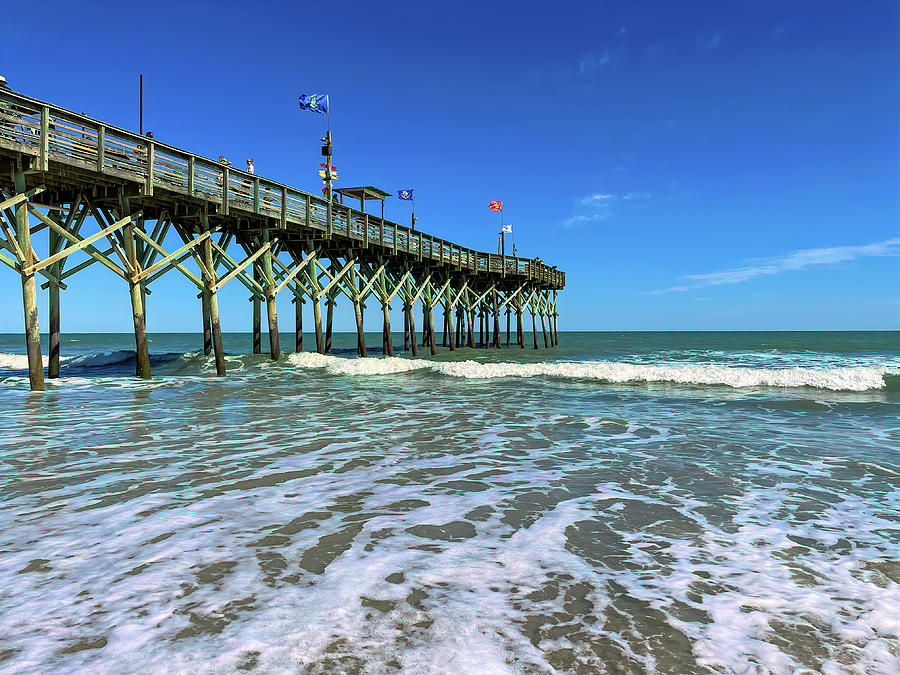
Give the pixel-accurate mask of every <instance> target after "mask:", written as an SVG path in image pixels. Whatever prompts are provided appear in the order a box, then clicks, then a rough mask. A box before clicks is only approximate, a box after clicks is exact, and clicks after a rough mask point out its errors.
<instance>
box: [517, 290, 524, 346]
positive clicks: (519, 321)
mask: <svg viewBox="0 0 900 675" xmlns="http://www.w3.org/2000/svg"><path fill="white" fill-rule="evenodd" d="M516 344H518V345H519V347H521V348H522V349H525V328H524V326H523V325H522V305H521V300H520V304H519V305H518V306H517V307H516Z"/></svg>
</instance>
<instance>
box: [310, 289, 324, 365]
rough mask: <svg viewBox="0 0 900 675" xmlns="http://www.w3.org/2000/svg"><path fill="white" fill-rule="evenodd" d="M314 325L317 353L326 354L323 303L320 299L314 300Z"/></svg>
mask: <svg viewBox="0 0 900 675" xmlns="http://www.w3.org/2000/svg"><path fill="white" fill-rule="evenodd" d="M313 323H314V324H315V327H316V351H317V352H318V353H319V354H324V353H325V337H324V336H323V335H322V303H321V302H320V301H319V300H318V299H316V300H313Z"/></svg>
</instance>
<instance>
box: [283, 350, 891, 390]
mask: <svg viewBox="0 0 900 675" xmlns="http://www.w3.org/2000/svg"><path fill="white" fill-rule="evenodd" d="M288 358H289V361H290V363H292V364H293V365H295V366H298V367H301V368H321V369H325V370H326V371H328V372H330V373H334V374H340V375H388V374H394V373H405V372H410V371H414V370H430V371H434V372H437V373H440V374H442V375H447V376H450V377H460V378H469V379H492V378H508V377H553V378H563V379H577V380H596V381H599V382H621V383H625V382H672V383H678V384H701V385H722V386H728V387H734V388H745V387H813V388H817V389H831V390H834V391H867V390H871V389H881V388H883V387H884V386H885V381H884V376H885V375H897V374H900V370H896V369H891V368H888V367H877V366H864V367H862V366H861V367H853V368H824V369H818V368H799V367H798V368H734V367H729V366H719V365H709V364H668V365H658V366H651V365H638V364H632V363H620V362H614V361H571V362H567V361H542V362H539V363H479V362H477V361H427V360H424V359H405V358H397V357H388V358H365V359H354V358H342V357H338V356H330V355H322V354H315V353H309V352H305V353H302V354H291V355H290V356H289V357H288Z"/></svg>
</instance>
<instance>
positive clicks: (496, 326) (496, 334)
mask: <svg viewBox="0 0 900 675" xmlns="http://www.w3.org/2000/svg"><path fill="white" fill-rule="evenodd" d="M492 296H493V301H494V342H493V345H494V347H496V348H497V349H500V305H499V303H498V301H497V291H494V292H493V293H492Z"/></svg>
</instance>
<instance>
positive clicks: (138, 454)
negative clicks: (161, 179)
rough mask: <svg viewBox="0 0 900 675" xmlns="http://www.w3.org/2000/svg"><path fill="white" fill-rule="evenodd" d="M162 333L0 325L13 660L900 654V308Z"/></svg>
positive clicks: (754, 665) (842, 663)
mask: <svg viewBox="0 0 900 675" xmlns="http://www.w3.org/2000/svg"><path fill="white" fill-rule="evenodd" d="M310 337H311V336H309V335H307V336H306V340H307V347H309V346H310V345H311V344H314V340H311V339H310ZM151 339H152V342H151V345H150V347H151V356H152V367H153V372H154V379H153V380H152V381H150V382H142V381H139V380H136V379H134V378H133V377H132V376H131V375H132V373H133V371H134V361H133V351H130V350H131V349H133V340H132V338H131V337H130V336H128V335H90V334H88V335H64V336H63V345H62V353H63V356H64V361H63V365H62V375H63V377H62V379H60V380H56V381H48V388H47V392H45V393H44V394H31V393H29V392H28V390H27V379H26V378H25V372H24V370H23V368H24V365H25V361H24V357H23V355H22V354H23V352H24V340H23V339H22V337H21V336H10V335H0V414H2V418H3V420H4V424H3V425H2V428H0V448H2V457H3V462H2V465H0V500H2V511H0V669H2V670H3V671H4V672H12V673H33V672H59V673H71V672H91V673H94V672H161V673H169V672H171V673H176V672H178V673H180V672H191V673H207V672H208V673H226V672H260V673H282V672H283V673H295V672H298V671H300V672H366V673H395V672H403V673H461V672H466V673H469V672H471V673H515V672H528V673H532V672H534V673H551V672H565V673H568V672H573V673H593V672H613V673H615V672H622V673H645V672H660V673H766V672H770V673H791V672H797V673H804V672H805V673H809V672H819V673H823V674H830V673H897V672H898V665H897V663H898V662H897V648H896V641H897V636H898V632H900V617H898V612H897V607H898V606H900V563H898V560H900V543H898V542H900V491H898V488H897V486H898V478H900V415H898V413H900V334H898V333H896V332H882V333H561V334H560V341H561V345H560V346H559V347H558V348H556V349H551V350H544V349H540V350H533V349H531V348H529V349H526V350H520V349H518V348H515V347H512V348H508V349H506V348H504V349H501V350H482V349H478V350H470V349H462V350H458V351H457V352H454V353H452V354H451V353H450V352H448V351H447V350H440V353H439V354H438V356H437V357H436V358H434V359H432V358H420V359H418V360H412V359H408V358H395V359H385V358H381V357H379V356H378V355H377V354H373V357H372V358H369V359H363V360H360V359H357V358H356V357H355V342H356V336H355V334H339V335H338V336H336V340H335V345H336V350H335V354H334V355H331V356H319V355H315V354H309V353H304V354H298V355H291V354H285V355H284V356H283V357H282V359H281V360H280V361H279V362H278V363H272V362H271V361H270V360H268V359H267V358H266V357H264V356H250V355H246V354H245V352H248V351H249V347H250V337H249V335H226V336H225V349H226V352H228V356H227V366H228V369H229V376H228V377H227V378H224V379H219V378H216V377H215V376H214V366H213V364H212V361H211V359H210V357H206V356H203V355H201V354H199V353H198V347H199V346H200V338H199V336H196V335H152V336H151ZM530 340H531V336H530V335H528V336H526V343H527V344H530ZM281 342H282V345H283V346H286V345H291V344H293V336H292V335H289V334H284V335H282V336H281ZM394 342H395V345H398V346H399V345H401V344H402V336H401V335H395V340H394ZM369 343H370V344H374V345H380V335H376V334H371V335H370V336H369ZM263 346H264V348H265V347H266V336H263ZM373 351H374V350H373ZM804 669H805V670H804Z"/></svg>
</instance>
